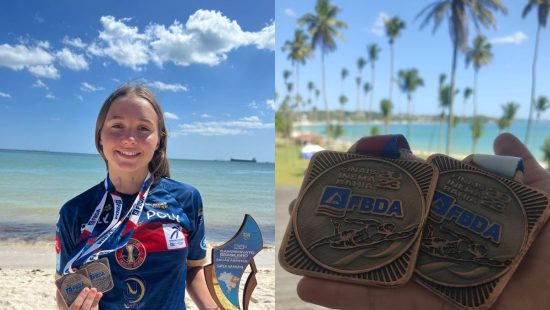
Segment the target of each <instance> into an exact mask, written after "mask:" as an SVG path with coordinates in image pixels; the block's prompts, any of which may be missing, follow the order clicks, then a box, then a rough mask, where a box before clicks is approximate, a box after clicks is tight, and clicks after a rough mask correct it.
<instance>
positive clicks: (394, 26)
mask: <svg viewBox="0 0 550 310" xmlns="http://www.w3.org/2000/svg"><path fill="white" fill-rule="evenodd" d="M384 27H385V28H386V35H387V36H388V38H389V39H390V41H389V43H390V96H389V97H390V99H389V100H390V101H392V89H393V82H394V78H393V44H394V43H395V39H397V38H398V37H399V36H401V30H403V29H405V22H404V21H402V20H401V19H399V17H397V16H394V17H392V18H391V19H389V20H386V21H385V22H384Z"/></svg>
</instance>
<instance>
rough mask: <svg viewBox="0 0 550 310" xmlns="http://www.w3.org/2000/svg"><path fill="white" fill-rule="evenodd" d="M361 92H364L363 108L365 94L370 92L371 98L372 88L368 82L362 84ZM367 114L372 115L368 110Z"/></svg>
mask: <svg viewBox="0 0 550 310" xmlns="http://www.w3.org/2000/svg"><path fill="white" fill-rule="evenodd" d="M363 92H364V94H365V106H366V104H367V94H368V93H369V92H370V93H371V96H372V86H371V85H370V83H369V82H365V83H364V84H363ZM369 113H372V112H370V110H369ZM364 116H365V115H364V114H363V117H364Z"/></svg>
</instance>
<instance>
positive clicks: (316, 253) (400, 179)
mask: <svg viewBox="0 0 550 310" xmlns="http://www.w3.org/2000/svg"><path fill="white" fill-rule="evenodd" d="M435 177H436V171H435V170H434V168H433V166H431V165H429V164H426V163H423V162H420V161H411V160H394V159H381V158H375V157H370V156H363V155H358V154H350V153H340V152H329V151H325V152H319V153H317V154H316V155H315V156H314V157H313V158H312V160H311V163H310V166H309V168H308V172H307V174H306V177H305V178H304V182H303V184H302V188H301V190H300V195H299V198H298V200H297V201H296V204H295V208H294V210H293V213H292V218H291V223H289V226H288V228H287V232H286V234H285V237H284V240H283V243H282V246H281V251H280V252H279V260H280V262H281V264H282V266H283V267H284V268H285V269H287V270H288V271H290V272H293V273H296V274H300V275H309V276H316V277H322V278H328V279H332V280H339V281H346V282H353V283H359V284H368V285H379V286H393V285H399V284H402V283H404V282H406V281H407V280H408V279H409V278H410V276H411V275H412V271H413V268H414V263H415V261H416V254H417V251H418V247H419V244H420V242H419V241H420V239H419V236H420V233H421V228H422V225H423V223H424V221H425V219H426V216H427V204H426V201H428V200H427V199H429V198H431V193H432V192H433V188H434V183H433V182H432V179H435Z"/></svg>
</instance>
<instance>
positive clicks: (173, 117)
mask: <svg viewBox="0 0 550 310" xmlns="http://www.w3.org/2000/svg"><path fill="white" fill-rule="evenodd" d="M164 117H165V118H167V119H179V116H177V115H176V114H174V113H171V112H164Z"/></svg>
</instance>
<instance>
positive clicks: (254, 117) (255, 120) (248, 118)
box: [240, 116, 260, 123]
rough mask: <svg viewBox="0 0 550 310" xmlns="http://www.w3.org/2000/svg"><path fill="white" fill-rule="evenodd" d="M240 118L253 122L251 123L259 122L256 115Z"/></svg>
mask: <svg viewBox="0 0 550 310" xmlns="http://www.w3.org/2000/svg"><path fill="white" fill-rule="evenodd" d="M240 120H241V121H245V122H253V123H257V122H260V118H259V117H257V116H247V117H243V118H241V119H240Z"/></svg>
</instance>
